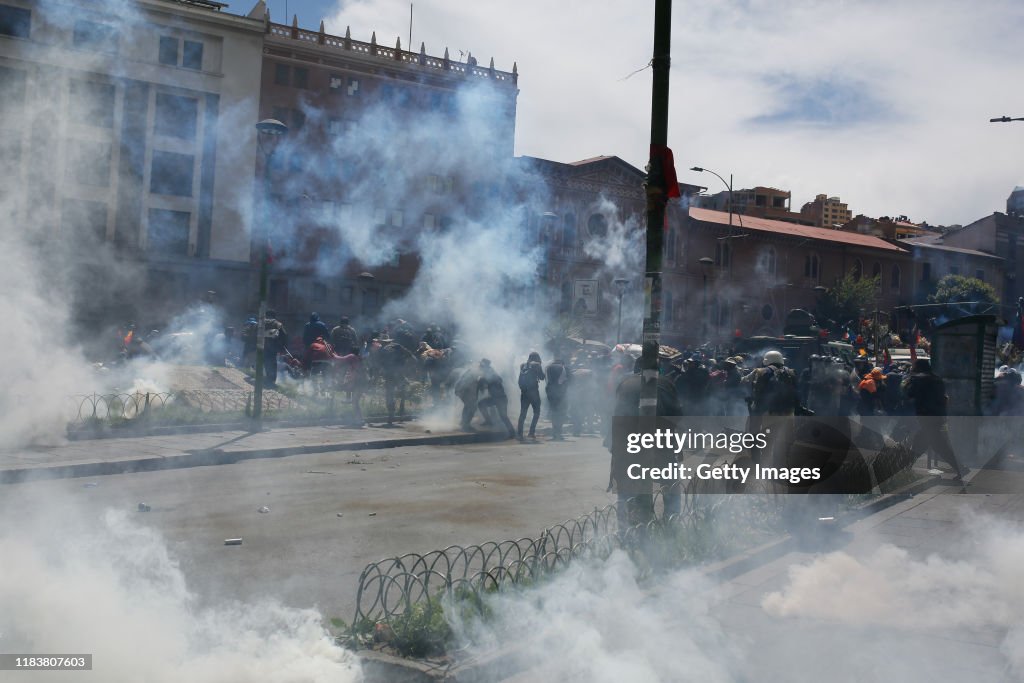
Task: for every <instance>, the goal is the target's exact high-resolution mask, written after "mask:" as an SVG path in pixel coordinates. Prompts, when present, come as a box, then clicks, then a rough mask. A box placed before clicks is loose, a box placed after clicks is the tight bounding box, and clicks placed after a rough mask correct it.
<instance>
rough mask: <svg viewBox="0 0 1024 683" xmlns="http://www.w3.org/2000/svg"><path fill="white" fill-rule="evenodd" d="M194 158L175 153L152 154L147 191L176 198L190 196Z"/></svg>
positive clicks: (189, 155) (157, 152)
mask: <svg viewBox="0 0 1024 683" xmlns="http://www.w3.org/2000/svg"><path fill="white" fill-rule="evenodd" d="M194 167H195V157H193V156H192V155H191V154H177V153H175V152H160V151H155V152H153V166H152V169H151V174H150V178H149V191H150V192H152V193H154V194H166V195H173V196H176V197H191V196H192V175H193V172H194Z"/></svg>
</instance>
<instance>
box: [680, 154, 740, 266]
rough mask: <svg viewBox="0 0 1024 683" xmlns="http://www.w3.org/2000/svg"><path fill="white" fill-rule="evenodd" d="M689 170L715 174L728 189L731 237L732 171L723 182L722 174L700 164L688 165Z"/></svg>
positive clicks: (730, 232)
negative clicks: (727, 179)
mask: <svg viewBox="0 0 1024 683" xmlns="http://www.w3.org/2000/svg"><path fill="white" fill-rule="evenodd" d="M690 170H691V171H696V172H697V173H710V174H711V175H713V176H716V177H717V178H718V179H719V180H721V181H722V184H723V185H725V187H726V189H728V190H729V236H730V237H732V173H730V174H729V182H725V178H723V177H722V176H720V175H718V174H717V173H715V172H714V171H712V170H711V169H710V168H701V167H700V166H692V167H690ZM729 257H730V258H732V254H730V255H729Z"/></svg>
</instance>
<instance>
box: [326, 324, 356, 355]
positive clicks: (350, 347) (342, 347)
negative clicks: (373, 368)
mask: <svg viewBox="0 0 1024 683" xmlns="http://www.w3.org/2000/svg"><path fill="white" fill-rule="evenodd" d="M358 337H359V335H358V334H356V330H355V328H354V327H352V326H351V325H338V326H337V327H335V328H334V329H333V330H331V346H333V347H334V352H335V353H337V354H340V355H342V356H345V355H348V354H350V353H354V352H356V351H358V344H357V340H358Z"/></svg>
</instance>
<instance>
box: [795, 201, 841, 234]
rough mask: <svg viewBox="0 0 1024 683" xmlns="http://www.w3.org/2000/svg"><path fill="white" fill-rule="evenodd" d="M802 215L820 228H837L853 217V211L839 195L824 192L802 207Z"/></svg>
mask: <svg viewBox="0 0 1024 683" xmlns="http://www.w3.org/2000/svg"><path fill="white" fill-rule="evenodd" d="M800 215H801V216H803V217H804V219H805V220H806V221H807V222H808V223H809V224H810V225H816V226H818V227H819V228H835V227H838V226H840V225H843V224H844V223H848V222H849V221H850V219H851V218H853V212H852V211H850V209H849V207H848V206H847V205H846V204H845V203H844V202H842V201H841V200H840V199H839V197H829V196H828V195H824V194H819V195H816V196H815V197H814V201H813V202H807V203H806V204H804V205H803V206H802V207H800Z"/></svg>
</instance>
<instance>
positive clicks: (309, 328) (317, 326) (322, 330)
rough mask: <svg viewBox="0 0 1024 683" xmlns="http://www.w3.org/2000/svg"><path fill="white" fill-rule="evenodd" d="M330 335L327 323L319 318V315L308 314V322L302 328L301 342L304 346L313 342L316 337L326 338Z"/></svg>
mask: <svg viewBox="0 0 1024 683" xmlns="http://www.w3.org/2000/svg"><path fill="white" fill-rule="evenodd" d="M330 336H331V331H330V330H328V329H327V325H325V324H324V321H323V320H321V319H320V316H318V315H317V314H315V313H314V314H313V315H311V316H309V322H308V323H306V326H305V327H303V328H302V343H303V344H305V345H306V346H309V345H310V344H312V343H313V342H315V341H316V338H317V337H323V338H324V339H327V338H328V337H330Z"/></svg>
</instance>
